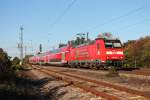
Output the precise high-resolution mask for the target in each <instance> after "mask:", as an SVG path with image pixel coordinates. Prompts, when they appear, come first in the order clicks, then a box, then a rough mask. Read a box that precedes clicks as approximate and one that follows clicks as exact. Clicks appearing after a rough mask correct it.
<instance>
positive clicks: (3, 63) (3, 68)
mask: <svg viewBox="0 0 150 100" xmlns="http://www.w3.org/2000/svg"><path fill="white" fill-rule="evenodd" d="M10 70H11V61H10V57H9V56H8V55H7V53H6V52H4V51H3V49H2V48H0V73H7V72H9V71H10Z"/></svg>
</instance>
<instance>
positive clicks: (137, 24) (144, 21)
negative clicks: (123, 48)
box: [119, 18, 150, 30]
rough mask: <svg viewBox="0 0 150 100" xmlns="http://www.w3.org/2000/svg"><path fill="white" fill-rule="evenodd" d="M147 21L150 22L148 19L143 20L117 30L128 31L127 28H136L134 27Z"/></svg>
mask: <svg viewBox="0 0 150 100" xmlns="http://www.w3.org/2000/svg"><path fill="white" fill-rule="evenodd" d="M148 21H150V18H148V19H144V20H142V21H139V22H136V23H133V24H130V25H127V26H124V27H122V28H119V30H123V29H128V28H130V27H133V26H136V25H138V24H141V23H144V22H148Z"/></svg>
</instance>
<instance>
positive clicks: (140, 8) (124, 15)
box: [91, 4, 150, 29]
mask: <svg viewBox="0 0 150 100" xmlns="http://www.w3.org/2000/svg"><path fill="white" fill-rule="evenodd" d="M148 7H150V4H148V5H144V6H142V7H139V8H137V9H134V10H132V11H129V12H127V13H125V14H123V15H121V16H118V17H115V18H112V19H110V20H108V21H106V22H104V23H102V24H100V25H97V26H95V27H93V28H91V29H96V28H98V27H102V26H104V25H107V24H110V23H112V22H114V21H116V20H119V19H121V18H124V17H126V16H129V15H130V14H133V13H135V12H138V11H140V10H143V9H145V8H148Z"/></svg>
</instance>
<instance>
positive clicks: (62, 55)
mask: <svg viewBox="0 0 150 100" xmlns="http://www.w3.org/2000/svg"><path fill="white" fill-rule="evenodd" d="M61 61H62V62H64V61H65V52H62V53H61Z"/></svg>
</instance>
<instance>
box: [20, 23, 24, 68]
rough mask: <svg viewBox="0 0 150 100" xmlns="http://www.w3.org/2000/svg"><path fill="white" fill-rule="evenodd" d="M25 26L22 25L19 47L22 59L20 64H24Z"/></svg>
mask: <svg viewBox="0 0 150 100" xmlns="http://www.w3.org/2000/svg"><path fill="white" fill-rule="evenodd" d="M23 29H24V28H23V26H20V46H19V48H20V60H21V62H20V65H22V63H23Z"/></svg>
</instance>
